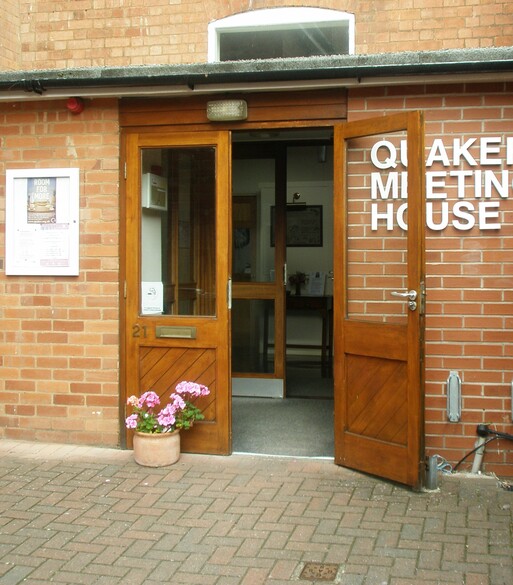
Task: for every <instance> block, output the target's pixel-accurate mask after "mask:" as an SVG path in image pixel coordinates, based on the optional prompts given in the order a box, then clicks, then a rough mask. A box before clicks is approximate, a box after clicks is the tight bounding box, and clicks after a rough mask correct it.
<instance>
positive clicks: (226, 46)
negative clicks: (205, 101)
mask: <svg viewBox="0 0 513 585" xmlns="http://www.w3.org/2000/svg"><path fill="white" fill-rule="evenodd" d="M353 53H354V15H353V14H349V13H348V12H340V11H338V10H328V9H324V8H268V9H264V10H253V11H250V12H244V13H241V14H235V15H233V16H228V17H227V18H222V19H220V20H216V21H214V22H211V23H210V24H209V25H208V61H209V62H215V61H240V60H243V59H280V58H287V57H313V56H322V55H351V54H353Z"/></svg>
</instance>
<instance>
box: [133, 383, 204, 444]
mask: <svg viewBox="0 0 513 585" xmlns="http://www.w3.org/2000/svg"><path fill="white" fill-rule="evenodd" d="M209 394H210V390H209V389H208V388H207V386H204V385H203V384H198V383H196V382H185V381H184V382H180V383H179V384H178V385H177V386H176V388H175V392H174V393H173V394H171V396H170V401H169V403H168V404H167V405H166V406H164V408H162V409H161V410H160V411H159V412H155V408H156V407H157V406H159V405H160V397H159V395H158V394H157V393H156V392H154V391H153V390H148V391H147V392H144V394H142V395H141V396H140V397H139V398H138V397H137V396H135V395H133V396H130V397H129V398H128V399H127V406H129V407H131V408H132V414H130V415H129V416H128V417H127V418H126V420H125V425H126V427H127V428H128V429H133V430H136V431H138V432H141V433H170V432H173V431H175V430H177V429H185V430H186V429H189V428H191V426H192V425H193V423H194V422H195V421H197V420H202V419H204V418H205V417H204V415H203V414H202V412H201V410H200V409H199V408H198V407H197V406H195V405H194V404H193V403H192V402H191V400H195V399H197V398H199V397H201V396H208V395H209ZM188 398H190V400H189V399H188Z"/></svg>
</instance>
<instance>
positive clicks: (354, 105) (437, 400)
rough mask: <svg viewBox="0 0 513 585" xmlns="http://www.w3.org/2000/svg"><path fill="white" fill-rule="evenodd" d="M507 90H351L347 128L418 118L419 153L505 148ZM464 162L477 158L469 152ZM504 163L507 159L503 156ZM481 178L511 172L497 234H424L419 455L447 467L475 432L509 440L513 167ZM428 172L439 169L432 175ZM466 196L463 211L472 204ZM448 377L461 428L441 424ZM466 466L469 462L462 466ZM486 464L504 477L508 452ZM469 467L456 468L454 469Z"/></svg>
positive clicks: (497, 446)
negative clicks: (457, 146)
mask: <svg viewBox="0 0 513 585" xmlns="http://www.w3.org/2000/svg"><path fill="white" fill-rule="evenodd" d="M512 90H513V87H512V86H511V85H508V84H494V85H491V84H486V85H471V86H468V87H465V86H461V85H447V86H439V87H419V88H379V89H374V90H371V91H368V90H367V91H366V90H355V91H351V92H350V99H349V107H348V112H349V119H350V120H351V119H357V118H362V117H369V116H374V115H379V116H381V115H383V113H384V111H387V112H393V111H396V110H397V111H401V110H403V109H422V110H424V111H425V116H426V151H427V152H429V149H430V147H431V146H432V144H433V141H434V140H435V139H439V138H442V140H443V142H444V144H445V145H446V146H448V147H449V152H451V151H452V149H451V148H450V147H451V145H452V141H453V139H454V138H461V139H463V141H466V140H468V139H469V138H472V137H474V138H478V139H479V138H481V137H501V138H502V139H503V141H505V138H506V137H508V136H513V132H512V131H511V128H512V127H513V126H512V123H511V122H512V120H513V102H512V100H511V92H512ZM470 152H471V153H472V154H473V156H474V157H476V158H479V152H478V150H477V149H476V148H471V149H470ZM501 156H502V158H503V159H504V158H505V150H504V146H502V148H501ZM453 168H454V167H452V166H450V167H446V170H452V169H453ZM475 168H480V167H474V169H475ZM483 168H484V167H483ZM486 168H488V169H490V168H492V169H493V171H494V172H495V173H498V172H500V171H501V170H507V171H509V179H508V182H509V188H508V192H509V197H508V198H507V199H502V200H501V202H500V215H499V220H498V221H499V223H500V224H501V228H500V229H493V230H485V231H482V230H480V229H479V228H478V227H474V228H472V229H470V230H468V231H457V230H456V229H454V228H452V227H448V228H447V229H445V230H443V231H433V230H428V231H427V243H426V250H427V254H426V260H427V283H426V284H427V318H426V326H427V331H426V338H427V344H426V353H427V356H426V445H427V450H428V454H435V453H437V454H440V455H441V456H442V457H444V458H446V459H447V460H448V461H450V462H451V463H453V464H454V463H456V462H457V461H459V460H460V459H461V458H462V457H463V456H464V455H465V453H467V452H468V451H470V450H471V449H472V448H473V446H474V442H475V440H476V426H477V424H479V423H481V422H483V423H490V424H491V425H492V426H493V427H494V428H496V429H497V430H499V431H503V432H507V433H513V425H512V423H511V412H512V404H511V390H510V384H511V382H512V380H513V351H512V347H513V345H512V343H513V333H512V331H513V329H512V326H513V186H512V180H513V165H512V164H509V165H506V164H502V165H500V166H487V167H486ZM427 170H428V171H434V170H436V171H439V170H442V167H441V165H438V166H435V165H433V166H431V167H430V168H428V169H427ZM439 191H440V190H439ZM447 193H448V202H449V207H450V208H451V209H452V205H453V204H454V203H455V202H456V201H458V197H457V193H456V190H455V189H449V188H448V189H447ZM468 193H469V197H468V201H469V202H470V203H472V204H477V200H476V199H475V198H473V197H471V196H470V193H471V191H469V192H468ZM466 199H467V195H466V196H465V200H466ZM493 199H494V200H497V199H498V198H497V196H493ZM474 216H475V214H474ZM452 219H453V218H452V217H450V219H449V221H451V220H452ZM492 223H494V222H492ZM451 370H456V371H457V372H458V373H459V375H460V377H461V379H462V394H463V408H462V419H461V422H459V423H450V422H448V421H447V416H446V380H447V377H448V375H449V372H450V371H451ZM472 461H473V456H470V457H469V459H468V462H469V464H472ZM485 464H486V470H487V471H496V472H497V473H507V474H508V475H511V474H512V467H511V465H512V464H513V450H512V444H511V442H508V441H504V440H501V441H498V442H494V443H491V444H490V445H489V446H488V447H487V448H486V455H485ZM505 464H508V465H509V467H506V468H505V467H504V465H505ZM466 467H467V468H468V464H465V465H463V464H462V467H461V469H465V468H466ZM505 470H506V471H505Z"/></svg>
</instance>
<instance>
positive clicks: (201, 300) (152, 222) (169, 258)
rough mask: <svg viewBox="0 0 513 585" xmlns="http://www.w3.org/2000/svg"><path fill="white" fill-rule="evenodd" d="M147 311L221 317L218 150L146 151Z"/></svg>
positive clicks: (144, 288)
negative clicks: (217, 290) (217, 268)
mask: <svg viewBox="0 0 513 585" xmlns="http://www.w3.org/2000/svg"><path fill="white" fill-rule="evenodd" d="M141 191H142V192H141V205H142V209H141V280H142V282H141V313H142V314H143V315H148V314H163V315H215V284H216V282H215V277H216V274H215V258H216V232H215V217H216V213H215V196H216V192H215V149H214V148H213V147H201V148H186V147H177V148H155V149H145V150H143V151H142V176H141Z"/></svg>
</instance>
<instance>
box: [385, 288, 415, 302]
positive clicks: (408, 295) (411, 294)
mask: <svg viewBox="0 0 513 585" xmlns="http://www.w3.org/2000/svg"><path fill="white" fill-rule="evenodd" d="M390 294H391V295H392V296H393V297H401V298H402V299H408V300H409V301H414V300H415V299H416V298H417V291H416V290H409V291H408V292H399V291H397V290H393V291H392V292H391V293H390Z"/></svg>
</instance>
